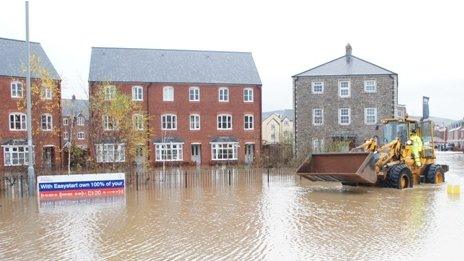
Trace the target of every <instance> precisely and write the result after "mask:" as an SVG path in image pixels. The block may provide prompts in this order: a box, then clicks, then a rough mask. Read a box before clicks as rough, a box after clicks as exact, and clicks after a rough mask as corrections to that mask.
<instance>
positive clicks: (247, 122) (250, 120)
mask: <svg viewBox="0 0 464 261" xmlns="http://www.w3.org/2000/svg"><path fill="white" fill-rule="evenodd" d="M243 120H244V128H245V130H253V129H254V127H255V126H254V125H255V121H254V117H253V115H252V114H245V116H244V117H243Z"/></svg>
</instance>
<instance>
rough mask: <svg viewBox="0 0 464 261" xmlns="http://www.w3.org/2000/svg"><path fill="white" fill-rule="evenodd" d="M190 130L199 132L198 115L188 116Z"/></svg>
mask: <svg viewBox="0 0 464 261" xmlns="http://www.w3.org/2000/svg"><path fill="white" fill-rule="evenodd" d="M189 120H190V130H199V129H200V115H199V114H190V117H189Z"/></svg>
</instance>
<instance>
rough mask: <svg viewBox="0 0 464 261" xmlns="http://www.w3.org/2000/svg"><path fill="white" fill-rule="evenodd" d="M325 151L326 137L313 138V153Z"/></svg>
mask: <svg viewBox="0 0 464 261" xmlns="http://www.w3.org/2000/svg"><path fill="white" fill-rule="evenodd" d="M323 151H324V139H313V153H319V152H323Z"/></svg>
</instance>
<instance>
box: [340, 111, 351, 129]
mask: <svg viewBox="0 0 464 261" xmlns="http://www.w3.org/2000/svg"><path fill="white" fill-rule="evenodd" d="M343 110H348V115H342V111H343ZM342 116H343V117H346V116H348V123H346V122H343V123H342ZM338 124H339V125H350V124H351V109H350V108H340V109H338Z"/></svg>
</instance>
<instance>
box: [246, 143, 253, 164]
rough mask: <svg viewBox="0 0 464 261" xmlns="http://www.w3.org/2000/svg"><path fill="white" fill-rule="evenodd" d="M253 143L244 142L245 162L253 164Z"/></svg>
mask: <svg viewBox="0 0 464 261" xmlns="http://www.w3.org/2000/svg"><path fill="white" fill-rule="evenodd" d="M254 153H255V144H245V163H246V164H253V160H254Z"/></svg>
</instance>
